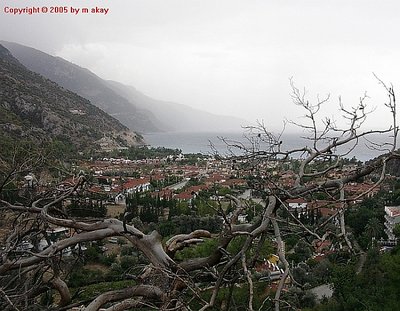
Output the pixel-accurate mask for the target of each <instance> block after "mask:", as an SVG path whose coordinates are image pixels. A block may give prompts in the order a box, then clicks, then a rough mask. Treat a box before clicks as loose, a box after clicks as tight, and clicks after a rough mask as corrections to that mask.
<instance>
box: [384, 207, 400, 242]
mask: <svg viewBox="0 0 400 311" xmlns="http://www.w3.org/2000/svg"><path fill="white" fill-rule="evenodd" d="M385 213H386V215H385V233H386V235H387V236H388V239H389V240H391V241H395V240H396V237H395V235H394V234H393V229H394V227H395V226H396V225H397V224H400V206H385Z"/></svg>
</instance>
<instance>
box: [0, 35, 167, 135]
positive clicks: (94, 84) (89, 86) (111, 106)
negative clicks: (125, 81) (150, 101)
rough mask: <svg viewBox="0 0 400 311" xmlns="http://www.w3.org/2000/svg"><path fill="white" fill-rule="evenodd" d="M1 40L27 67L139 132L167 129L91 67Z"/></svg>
mask: <svg viewBox="0 0 400 311" xmlns="http://www.w3.org/2000/svg"><path fill="white" fill-rule="evenodd" d="M0 43H1V44H3V45H4V46H5V47H6V48H7V49H8V50H9V51H10V52H11V53H12V54H13V56H14V57H15V58H17V59H18V60H19V61H20V62H21V63H22V64H23V65H24V66H26V67H27V68H28V69H30V70H32V71H34V72H36V73H39V74H41V75H42V76H44V77H46V78H48V79H50V80H52V81H54V82H56V83H58V84H59V85H61V86H62V87H63V88H65V89H67V90H70V91H72V92H75V93H77V94H78V95H80V96H82V97H84V98H86V99H88V100H90V101H91V102H92V104H94V105H95V106H97V107H99V108H101V109H102V110H104V111H105V112H107V113H108V114H109V115H111V116H113V117H114V118H116V119H118V120H119V121H120V122H121V123H122V124H124V125H126V126H127V127H129V128H130V129H132V130H134V131H138V132H155V131H160V130H163V129H164V127H163V126H162V122H161V121H159V120H156V118H155V117H154V116H152V115H151V113H150V112H149V111H145V110H143V109H138V107H136V106H135V105H134V104H132V103H131V102H129V101H128V100H127V99H126V98H124V97H123V96H120V95H119V94H117V93H116V92H115V91H114V90H112V89H111V88H110V87H109V86H108V84H107V83H106V82H105V81H104V80H103V79H101V78H99V77H98V76H96V75H95V74H94V73H92V72H90V71H89V70H87V69H85V68H82V67H79V66H77V65H75V64H73V63H71V62H68V61H66V60H65V59H63V58H60V57H54V56H51V55H49V54H46V53H44V52H41V51H39V50H36V49H33V48H30V47H27V46H23V45H20V44H17V43H12V42H6V41H0Z"/></svg>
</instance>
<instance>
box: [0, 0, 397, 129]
mask: <svg viewBox="0 0 400 311" xmlns="http://www.w3.org/2000/svg"><path fill="white" fill-rule="evenodd" d="M16 4H18V5H20V6H24V5H41V6H42V5H43V6H44V5H54V4H58V5H73V6H76V7H82V6H96V5H98V6H107V7H110V13H109V14H108V15H107V16H79V15H78V16H70V15H40V16H8V15H5V14H4V13H3V12H2V13H0V37H1V38H2V39H4V40H10V41H15V42H18V43H22V44H27V45H29V46H33V47H35V48H38V49H41V50H44V51H46V52H49V53H52V54H56V55H59V56H61V57H64V58H66V59H68V60H70V61H72V62H74V63H77V64H79V65H81V66H83V67H87V68H89V69H91V70H92V71H94V72H95V73H96V74H99V75H100V76H102V77H104V78H107V79H114V80H118V81H121V82H124V83H128V84H132V85H134V86H135V87H136V88H138V89H139V90H141V91H143V92H145V93H146V94H148V95H150V96H152V97H155V98H159V99H164V100H170V101H176V102H179V103H183V104H187V105H190V106H193V107H196V108H201V109H204V110H208V111H213V112H216V113H222V114H227V115H235V116H239V117H244V118H247V119H248V120H250V121H255V120H256V119H265V120H266V123H267V124H270V125H271V126H273V127H279V126H280V125H281V121H280V120H282V119H283V118H285V117H287V118H290V119H296V118H297V116H298V115H301V114H302V112H301V110H299V109H298V108H297V107H294V106H293V104H291V100H290V96H289V93H290V87H289V82H288V79H289V77H292V76H293V77H294V79H295V81H296V82H297V84H298V85H299V86H303V85H304V86H306V87H307V89H308V90H309V94H310V96H312V98H315V97H316V96H317V94H321V95H323V94H326V93H331V94H332V98H333V100H332V102H331V103H329V104H328V105H326V107H325V110H324V111H325V113H326V114H328V115H335V114H337V112H338V110H337V105H336V103H337V101H335V99H336V98H337V97H338V96H339V95H342V96H343V99H344V102H345V103H346V104H349V105H350V104H352V103H356V102H357V101H358V98H359V97H360V96H361V95H362V94H363V93H364V91H368V93H369V94H370V97H371V100H370V103H371V105H372V106H376V107H377V112H376V114H377V115H378V117H377V118H374V122H375V125H378V126H379V125H382V123H385V120H388V121H389V116H388V115H387V114H385V112H384V109H382V108H381V107H380V103H382V102H383V101H384V99H385V97H384V92H383V90H382V89H381V88H380V87H379V85H378V84H377V81H376V80H375V79H374V78H373V76H372V72H376V73H377V74H378V75H379V76H380V77H382V78H383V79H384V80H385V81H391V82H393V83H394V84H395V86H396V85H398V83H399V81H400V77H399V74H398V72H397V71H398V70H397V68H400V66H399V65H400V64H399V62H400V61H399V58H398V55H400V53H399V52H400V51H399V50H400V47H399V42H398V41H397V40H396V39H395V38H393V30H395V29H398V28H399V26H400V19H398V16H397V14H398V9H399V8H400V4H399V3H398V2H397V1H295V0H287V1H264V0H263V1H261V0H253V1H248V0H219V1H215V0H129V1H127V0H110V1H104V0H103V1H100V0H98V1H96V0H74V1H71V0H70V1H68V0H53V1H50V0H47V1H46V0H25V1H24V0H21V1H12V0H4V1H3V2H2V4H1V6H3V7H4V6H6V5H14V6H15V5H16ZM377 120H378V121H377ZM371 125H372V123H371Z"/></svg>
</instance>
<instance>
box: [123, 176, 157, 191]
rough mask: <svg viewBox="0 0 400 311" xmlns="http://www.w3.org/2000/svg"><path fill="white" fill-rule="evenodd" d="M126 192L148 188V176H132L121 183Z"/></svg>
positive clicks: (146, 189)
mask: <svg viewBox="0 0 400 311" xmlns="http://www.w3.org/2000/svg"><path fill="white" fill-rule="evenodd" d="M122 187H123V189H124V191H125V192H126V193H136V192H144V191H149V190H150V179H148V178H133V179H129V180H128V181H127V182H125V183H124V184H123V185H122Z"/></svg>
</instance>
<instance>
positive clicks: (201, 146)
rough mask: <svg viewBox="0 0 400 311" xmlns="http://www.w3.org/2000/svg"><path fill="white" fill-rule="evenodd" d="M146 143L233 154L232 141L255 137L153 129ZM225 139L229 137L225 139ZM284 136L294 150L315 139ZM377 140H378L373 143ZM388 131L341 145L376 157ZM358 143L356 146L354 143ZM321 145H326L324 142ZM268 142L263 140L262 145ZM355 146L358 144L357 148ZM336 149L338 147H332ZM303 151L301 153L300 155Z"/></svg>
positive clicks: (185, 150) (247, 144)
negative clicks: (155, 130) (229, 144)
mask: <svg viewBox="0 0 400 311" xmlns="http://www.w3.org/2000/svg"><path fill="white" fill-rule="evenodd" d="M143 136H144V139H145V141H146V143H147V144H148V145H149V146H151V147H166V148H172V149H180V150H182V152H183V153H202V154H209V155H211V154H214V153H215V151H217V152H218V153H220V154H222V155H231V154H232V152H233V153H236V154H240V150H238V149H235V148H229V147H228V146H227V143H226V141H228V142H229V143H238V144H242V145H243V146H245V147H251V145H252V141H251V138H250V137H249V135H247V134H246V133H239V132H236V133H234V132H231V133H216V132H202V133H198V132H167V133H152V134H145V135H143ZM224 139H225V140H226V141H224ZM280 140H281V141H282V145H281V150H290V149H294V148H302V147H304V146H312V143H311V142H310V141H309V140H307V139H305V138H302V135H301V134H284V135H283V136H282V137H281V138H280ZM371 141H372V142H375V143H376V144H375V145H374V144H371ZM390 141H391V138H390V137H388V135H385V136H383V135H381V136H377V135H375V136H374V137H371V139H370V140H369V141H367V140H365V139H363V138H361V139H359V141H358V143H357V144H355V143H353V144H351V145H349V146H348V147H346V148H340V149H339V151H340V152H341V153H347V152H348V154H347V155H346V157H347V158H352V157H353V156H354V157H356V158H357V159H358V160H360V161H367V160H370V159H373V158H375V157H377V156H379V155H381V154H383V153H385V152H387V151H388V149H389V147H387V146H386V147H385V146H381V144H382V143H384V142H390ZM354 145H356V146H354ZM319 146H320V147H322V146H324V144H323V143H320V145H319ZM265 147H266V145H265V144H264V145H263V144H261V145H260V149H263V148H265ZM353 147H354V148H353ZM332 152H334V150H332ZM299 155H300V154H299V153H298V154H297V156H299Z"/></svg>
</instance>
